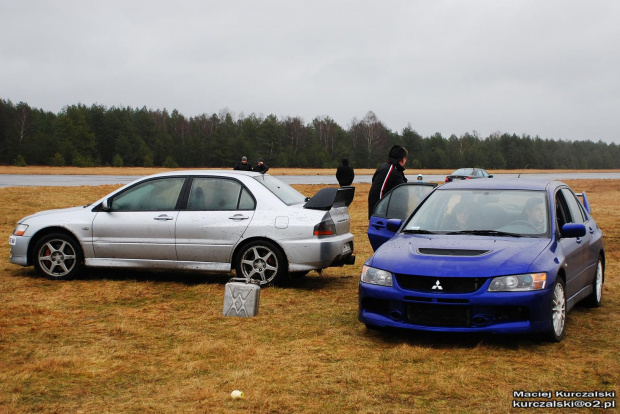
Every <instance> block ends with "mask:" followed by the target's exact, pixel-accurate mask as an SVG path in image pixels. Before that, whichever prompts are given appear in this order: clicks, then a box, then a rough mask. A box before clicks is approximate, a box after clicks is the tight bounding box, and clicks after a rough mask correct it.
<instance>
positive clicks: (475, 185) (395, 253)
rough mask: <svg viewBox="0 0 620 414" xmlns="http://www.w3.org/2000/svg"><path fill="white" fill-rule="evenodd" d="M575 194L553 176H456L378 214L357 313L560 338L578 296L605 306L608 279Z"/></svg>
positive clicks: (387, 320)
mask: <svg viewBox="0 0 620 414" xmlns="http://www.w3.org/2000/svg"><path fill="white" fill-rule="evenodd" d="M411 188H412V189H414V187H411ZM412 191H413V190H412ZM581 196H582V198H583V201H581V200H580V199H579V198H578V196H577V195H576V194H575V193H574V192H573V191H572V190H571V189H570V188H569V187H568V186H567V185H566V184H564V183H562V182H558V181H547V180H529V179H500V180H498V179H493V180H462V181H454V182H450V183H447V184H444V185H442V186H439V187H437V188H435V189H434V190H432V192H431V193H430V194H429V195H428V196H427V197H426V198H425V199H424V200H423V201H422V202H421V203H420V204H419V205H417V207H415V209H414V210H413V211H412V214H411V215H409V216H408V217H407V218H406V219H404V220H402V219H400V218H390V217H387V216H384V217H378V218H375V221H374V222H375V223H376V222H377V221H380V222H381V223H382V224H383V226H382V227H381V228H377V227H376V226H375V227H373V226H369V232H368V236H369V239H370V242H371V244H372V246H373V249H374V250H375V252H374V254H373V255H372V256H371V257H370V258H369V259H368V260H367V261H366V262H365V264H364V266H363V269H362V274H361V280H360V284H359V312H358V319H359V320H360V321H361V322H363V323H365V324H366V326H367V327H368V328H382V327H394V328H406V329H413V330H422V331H442V332H471V333H476V332H478V333H482V332H488V333H499V334H501V333H540V334H543V335H544V336H545V337H546V338H548V339H550V340H552V341H556V342H559V341H561V340H562V338H563V337H564V334H565V331H566V312H568V311H569V310H570V309H571V308H572V307H573V306H574V305H575V304H577V303H578V302H580V301H582V300H583V301H584V302H586V303H587V304H588V305H589V306H592V307H599V306H601V298H602V292H603V283H604V281H605V278H604V270H605V249H604V247H603V234H602V231H601V229H600V228H599V227H598V225H597V223H596V221H595V220H594V218H593V217H592V216H591V215H590V207H589V204H588V201H587V197H586V195H585V193H582V194H581ZM375 212H377V210H375ZM372 222H373V220H372V219H371V223H372Z"/></svg>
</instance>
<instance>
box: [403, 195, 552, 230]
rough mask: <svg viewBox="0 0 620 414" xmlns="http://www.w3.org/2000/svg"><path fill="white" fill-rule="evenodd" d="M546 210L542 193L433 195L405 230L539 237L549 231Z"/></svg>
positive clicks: (546, 204)
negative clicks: (512, 234)
mask: <svg viewBox="0 0 620 414" xmlns="http://www.w3.org/2000/svg"><path fill="white" fill-rule="evenodd" d="M547 206H548V203H547V202H546V196H545V192H544V191H529V190H442V191H435V192H434V193H432V194H431V195H430V196H429V197H428V198H427V199H426V201H425V202H424V203H423V204H422V205H421V206H420V207H419V208H418V210H417V211H416V213H415V214H414V215H413V216H412V217H411V219H410V220H409V222H408V223H407V224H406V226H405V230H428V231H432V232H458V231H469V230H489V231H502V232H510V233H518V234H522V235H527V236H534V235H541V236H542V235H543V234H546V233H547V229H548V207H547ZM530 210H532V211H533V210H536V214H530Z"/></svg>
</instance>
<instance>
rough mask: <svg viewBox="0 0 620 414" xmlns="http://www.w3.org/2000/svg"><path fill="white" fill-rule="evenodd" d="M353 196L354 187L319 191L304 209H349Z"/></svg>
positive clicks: (329, 188) (328, 188) (330, 188)
mask: <svg viewBox="0 0 620 414" xmlns="http://www.w3.org/2000/svg"><path fill="white" fill-rule="evenodd" d="M354 196H355V187H340V188H334V187H327V188H322V189H320V190H319V191H318V192H317V193H316V194H315V195H314V196H312V198H311V199H310V200H308V202H306V204H304V208H309V209H312V210H325V211H327V210H329V209H331V208H332V206H333V207H345V206H346V207H349V205H350V204H351V203H352V202H353V197H354Z"/></svg>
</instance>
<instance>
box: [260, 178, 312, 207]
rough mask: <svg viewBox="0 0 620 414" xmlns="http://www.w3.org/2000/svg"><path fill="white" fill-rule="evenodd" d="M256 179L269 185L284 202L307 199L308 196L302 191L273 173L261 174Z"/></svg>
mask: <svg viewBox="0 0 620 414" xmlns="http://www.w3.org/2000/svg"><path fill="white" fill-rule="evenodd" d="M254 179H255V180H256V181H258V182H259V183H261V184H262V185H264V186H265V187H267V189H268V190H269V191H271V192H272V193H273V194H274V195H275V196H276V197H278V198H279V199H280V200H281V201H282V202H283V203H284V204H287V205H292V204H301V203H303V202H305V201H306V197H305V196H304V195H303V194H302V193H300V192H299V191H297V190H295V189H294V188H293V187H291V186H290V185H288V184H286V183H285V182H284V181H282V180H280V179H278V178H276V177H274V176H273V175H267V174H261V175H259V176H257V177H254Z"/></svg>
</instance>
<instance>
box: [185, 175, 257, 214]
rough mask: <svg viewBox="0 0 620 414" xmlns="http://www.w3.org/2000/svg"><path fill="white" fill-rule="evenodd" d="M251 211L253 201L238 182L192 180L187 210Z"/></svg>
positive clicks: (217, 179) (217, 178)
mask: <svg viewBox="0 0 620 414" xmlns="http://www.w3.org/2000/svg"><path fill="white" fill-rule="evenodd" d="M241 200H242V201H243V202H242V205H243V207H242V209H244V210H247V209H253V208H254V199H253V198H252V197H251V196H250V195H249V193H248V191H247V190H246V189H245V188H244V187H243V186H242V185H241V183H239V182H238V181H235V180H231V179H227V178H219V177H204V178H194V179H193V180H192V185H191V189H190V192H189V199H188V201H187V209H188V210H199V211H202V210H206V211H216V210H218V211H219V210H237V209H239V208H240V202H241Z"/></svg>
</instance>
